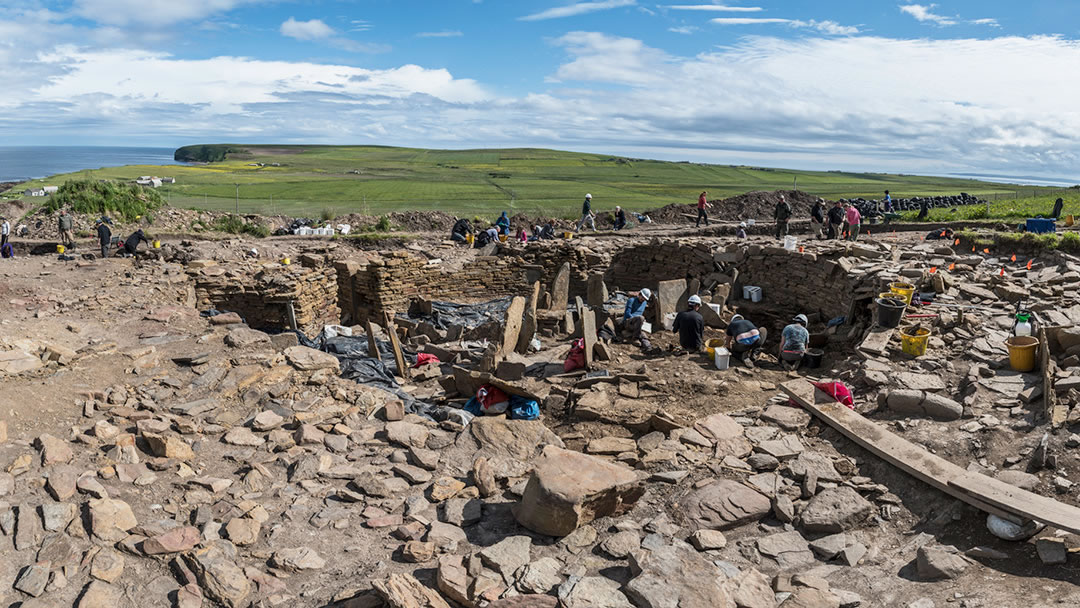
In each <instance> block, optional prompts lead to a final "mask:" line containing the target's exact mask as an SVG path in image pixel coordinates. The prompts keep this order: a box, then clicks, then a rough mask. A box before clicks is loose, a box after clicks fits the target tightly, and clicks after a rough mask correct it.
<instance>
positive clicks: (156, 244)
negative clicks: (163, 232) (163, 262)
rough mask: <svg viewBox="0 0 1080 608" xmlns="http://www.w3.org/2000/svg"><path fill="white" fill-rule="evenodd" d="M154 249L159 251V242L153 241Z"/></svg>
mask: <svg viewBox="0 0 1080 608" xmlns="http://www.w3.org/2000/svg"><path fill="white" fill-rule="evenodd" d="M153 244H154V249H161V241H154V243H153Z"/></svg>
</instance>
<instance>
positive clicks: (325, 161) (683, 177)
mask: <svg viewBox="0 0 1080 608" xmlns="http://www.w3.org/2000/svg"><path fill="white" fill-rule="evenodd" d="M199 147H200V146H193V147H191V148H199ZM214 148H215V149H221V148H227V149H229V150H241V152H230V153H229V154H228V156H227V159H226V160H225V161H223V162H214V163H210V164H203V165H192V166H168V167H155V166H138V165H134V166H127V167H118V168H113V169H101V170H97V171H80V172H78V173H73V174H66V175H59V176H53V177H51V178H48V179H45V180H38V181H37V182H34V183H35V184H55V185H60V184H62V183H63V182H64V181H66V180H69V179H73V178H78V179H84V178H93V179H106V178H108V179H132V178H135V177H138V176H140V175H148V174H149V175H159V176H173V177H176V184H174V185H167V186H164V187H162V188H161V189H160V190H159V192H161V194H162V195H163V196H164V197H165V198H166V199H167V200H168V202H170V203H171V204H172V205H175V206H182V207H205V208H212V209H226V210H232V209H233V208H234V206H235V205H236V195H237V185H239V208H240V210H241V211H242V212H257V213H288V214H292V215H306V216H317V215H319V214H320V213H322V212H323V211H330V212H333V213H349V212H361V213H368V214H381V213H386V212H389V211H408V210H436V209H437V210H442V211H446V212H448V213H452V214H455V215H463V216H472V215H477V214H491V213H495V212H497V211H501V210H504V209H505V210H510V211H511V212H520V211H524V212H536V213H543V214H551V215H560V216H573V215H575V214H576V213H577V212H578V210H579V209H580V205H581V200H582V199H583V198H584V196H585V193H586V192H591V193H592V195H593V197H594V198H593V201H594V205H595V206H596V207H597V208H599V209H610V208H611V207H613V206H614V205H617V204H618V205H623V206H624V207H627V208H629V209H633V210H644V209H649V208H654V207H660V206H663V205H666V204H669V203H673V202H680V201H682V202H693V201H694V200H696V198H697V195H698V193H699V192H701V190H708V191H709V195H710V198H720V197H725V196H730V195H734V194H739V193H742V192H746V191H749V190H772V189H778V188H791V187H792V184H793V183H794V182H795V180H796V179H797V180H798V188H799V189H800V190H806V191H809V192H812V193H814V194H817V195H820V196H823V197H826V198H839V197H854V196H864V197H874V198H877V197H880V196H881V195H882V192H883V191H884V190H886V189H888V190H890V191H891V192H892V194H893V196H894V197H910V196H918V195H933V194H956V193H958V192H961V191H963V192H969V193H972V194H977V195H979V196H983V197H988V198H997V199H1003V198H1014V197H1016V196H1017V195H1018V194H1019V195H1021V196H1026V197H1030V196H1035V195H1040V196H1049V195H1050V194H1052V193H1053V192H1056V191H1057V190H1056V189H1043V188H1031V187H1028V186H1024V187H1022V188H1021V187H1018V186H1011V185H1007V184H994V183H989V182H981V181H975V180H967V179H952V178H935V177H918V176H907V175H888V174H867V173H842V172H813V171H791V170H784V169H767V168H755V167H742V166H725V165H705V164H696V163H683V162H664V161H651V160H639V159H628V158H618V157H612V156H605V155H600V154H586V153H577V152H562V151H556V150H543V149H502V150H424V149H414V148H390V147H382V146H246V145H239V144H227V145H225V144H219V145H215V146H214ZM23 187H25V186H19V187H18V189H19V190H21V189H22V188H23Z"/></svg>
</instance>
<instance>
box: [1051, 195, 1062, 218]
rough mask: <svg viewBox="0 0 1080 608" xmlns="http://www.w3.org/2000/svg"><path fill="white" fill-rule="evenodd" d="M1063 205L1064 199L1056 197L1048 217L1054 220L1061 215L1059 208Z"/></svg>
mask: <svg viewBox="0 0 1080 608" xmlns="http://www.w3.org/2000/svg"><path fill="white" fill-rule="evenodd" d="M1064 207H1065V201H1064V200H1063V199H1060V198H1059V199H1057V200H1056V201H1054V212H1053V213H1051V214H1050V217H1052V218H1054V219H1055V220H1056V219H1057V218H1059V217H1061V210H1062V209H1063V208H1064Z"/></svg>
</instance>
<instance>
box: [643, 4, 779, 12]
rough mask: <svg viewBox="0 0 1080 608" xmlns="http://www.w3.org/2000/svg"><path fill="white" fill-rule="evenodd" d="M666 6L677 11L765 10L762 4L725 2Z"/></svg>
mask: <svg viewBox="0 0 1080 608" xmlns="http://www.w3.org/2000/svg"><path fill="white" fill-rule="evenodd" d="M664 8H670V9H673V10H677V11H717V12H727V13H757V12H761V11H762V10H763V9H762V8H761V7H760V6H726V5H723V4H671V5H668V6H665V7H664Z"/></svg>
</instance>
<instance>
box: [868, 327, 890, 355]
mask: <svg viewBox="0 0 1080 608" xmlns="http://www.w3.org/2000/svg"><path fill="white" fill-rule="evenodd" d="M894 331H896V330H895V329H882V328H874V329H872V330H870V333H868V334H866V337H865V338H863V341H862V344H860V345H859V350H860V351H862V352H864V353H866V354H868V355H878V356H881V355H884V354H885V351H887V350H888V349H889V340H892V336H893V332H894Z"/></svg>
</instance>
